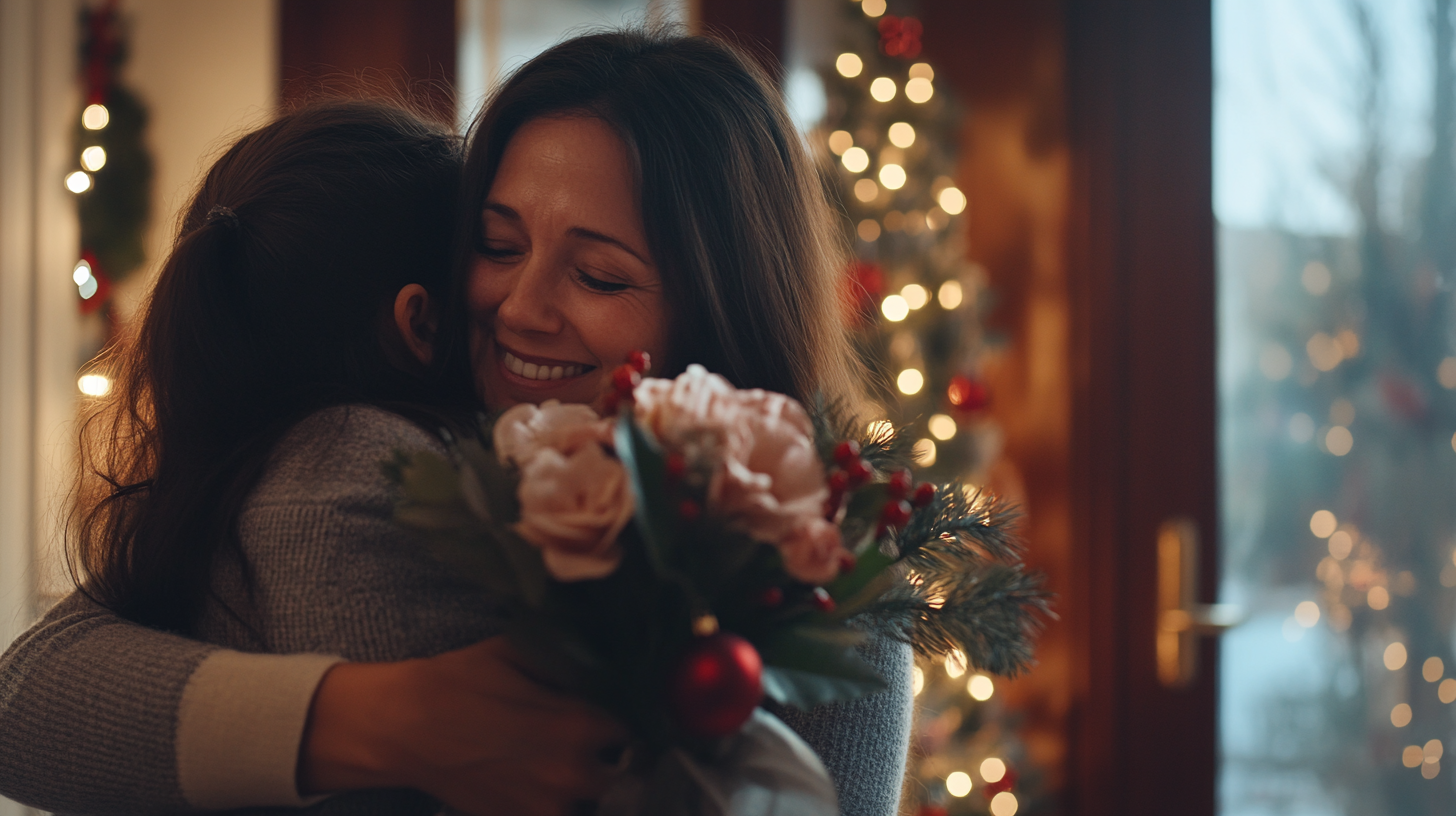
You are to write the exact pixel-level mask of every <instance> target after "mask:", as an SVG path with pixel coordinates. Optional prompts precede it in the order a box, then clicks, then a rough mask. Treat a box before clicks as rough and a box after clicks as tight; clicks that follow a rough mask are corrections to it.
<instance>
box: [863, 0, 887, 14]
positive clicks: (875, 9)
mask: <svg viewBox="0 0 1456 816" xmlns="http://www.w3.org/2000/svg"><path fill="white" fill-rule="evenodd" d="M860 8H862V9H864V13H865V14H866V15H867V16H870V17H879V16H880V15H882V14H884V13H885V8H886V5H885V0H864V3H863V4H861V5H860Z"/></svg>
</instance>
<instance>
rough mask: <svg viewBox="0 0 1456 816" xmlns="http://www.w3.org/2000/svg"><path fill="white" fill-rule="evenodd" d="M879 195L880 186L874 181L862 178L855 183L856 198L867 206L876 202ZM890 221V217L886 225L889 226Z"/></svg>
mask: <svg viewBox="0 0 1456 816" xmlns="http://www.w3.org/2000/svg"><path fill="white" fill-rule="evenodd" d="M879 195H880V185H878V184H876V183H875V180H874V179H867V178H862V179H860V180H859V181H856V182H855V183H854V197H855V198H857V199H859V200H860V201H863V202H864V203H866V204H868V203H870V202H871V201H874V200H875V199H876V198H878V197H879ZM889 221H890V219H889V216H886V217H885V223H886V225H887V226H888V224H889Z"/></svg>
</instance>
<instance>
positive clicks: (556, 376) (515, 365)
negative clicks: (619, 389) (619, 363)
mask: <svg viewBox="0 0 1456 816" xmlns="http://www.w3.org/2000/svg"><path fill="white" fill-rule="evenodd" d="M495 348H496V352H497V354H496V360H497V362H498V364H499V366H500V368H501V376H503V377H505V378H507V379H509V380H511V381H513V382H515V383H517V384H518V385H523V386H527V387H538V388H552V387H556V386H561V385H575V382H573V381H574V380H577V379H579V378H581V377H583V376H585V375H586V374H588V373H590V372H591V371H593V370H595V369H596V366H594V365H589V364H587V363H580V362H573V361H571V360H559V359H555V358H551V357H542V356H540V355H535V354H527V353H526V352H523V351H517V350H516V349H513V348H508V347H506V346H504V345H502V344H501V343H500V341H499V340H496V341H495Z"/></svg>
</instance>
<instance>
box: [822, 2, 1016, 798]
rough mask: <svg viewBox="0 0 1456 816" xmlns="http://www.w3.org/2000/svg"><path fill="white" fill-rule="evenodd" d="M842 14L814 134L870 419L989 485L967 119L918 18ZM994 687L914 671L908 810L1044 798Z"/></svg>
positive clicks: (971, 671) (993, 436)
mask: <svg viewBox="0 0 1456 816" xmlns="http://www.w3.org/2000/svg"><path fill="white" fill-rule="evenodd" d="M841 8H842V13H843V18H842V19H841V20H839V21H837V22H838V23H839V35H840V42H839V49H838V50H839V53H838V55H837V58H836V59H835V60H834V63H833V64H832V65H825V66H822V68H821V70H820V74H821V78H822V80H823V82H824V87H825V93H826V97H827V103H828V104H827V110H826V115H825V118H824V120H823V122H822V123H821V125H820V127H819V128H818V130H816V131H815V133H814V134H813V135H812V138H813V140H814V142H815V144H816V146H817V147H820V148H822V150H823V152H822V156H823V162H822V168H823V173H822V176H823V180H824V184H825V188H826V191H827V193H828V195H829V197H830V200H831V202H833V203H834V204H835V205H836V207H837V209H838V210H839V211H840V212H841V213H842V214H843V216H844V218H843V224H844V229H845V230H846V233H847V237H848V239H849V240H850V241H851V242H852V244H853V246H854V248H855V256H856V258H855V262H854V263H853V265H852V267H851V269H850V270H849V271H848V274H847V276H846V287H845V290H846V294H845V308H846V309H847V310H848V312H849V315H850V323H851V325H852V326H854V329H855V338H856V343H857V346H858V349H859V352H860V354H861V355H862V357H863V358H864V360H865V362H866V363H867V364H868V366H869V367H870V369H871V370H872V371H874V372H876V373H877V374H879V375H880V376H879V377H877V378H876V380H877V382H878V383H879V384H880V387H879V391H878V393H876V394H874V397H875V398H876V400H877V402H878V403H879V404H880V405H881V406H883V408H884V411H885V415H884V417H883V418H882V419H880V420H878V421H880V422H884V423H888V424H889V425H891V426H893V427H896V428H906V429H909V432H910V433H913V434H914V436H915V438H916V439H917V440H918V441H917V442H916V446H915V451H916V455H917V459H918V461H919V463H920V465H921V467H922V469H923V471H924V472H925V473H926V474H927V475H928V476H929V477H930V478H932V479H935V480H936V481H948V480H951V479H963V480H966V481H968V482H972V483H977V484H979V483H984V481H985V478H984V477H985V475H986V472H987V469H988V468H989V466H990V465H991V463H992V461H993V460H994V458H995V456H996V454H997V448H998V447H999V440H998V432H997V429H996V427H995V426H994V424H993V423H992V422H991V421H990V419H989V417H988V416H987V415H986V413H985V409H986V407H987V405H988V404H989V400H990V397H991V395H990V394H989V393H988V391H987V388H986V386H985V384H984V382H983V380H982V378H981V376H980V372H979V368H978V365H979V362H980V360H981V357H982V354H983V352H984V351H985V349H986V346H987V338H986V336H985V333H984V331H983V328H982V322H981V319H980V318H981V310H982V309H983V308H984V305H985V304H986V303H987V301H988V298H987V297H985V291H984V287H985V281H984V277H983V275H982V274H981V273H980V269H979V267H977V266H976V265H974V264H972V263H970V262H969V261H967V259H966V245H965V237H964V236H965V230H964V218H965V212H964V211H965V209H966V197H965V195H964V194H963V193H962V192H961V191H960V190H959V189H958V188H957V187H956V186H955V182H954V180H953V176H954V174H955V171H956V159H957V156H956V143H957V139H956V134H957V131H958V126H959V123H960V120H961V116H962V110H961V109H960V108H959V107H958V106H957V105H956V104H955V102H954V100H953V99H951V98H949V94H947V93H946V91H945V89H944V88H943V87H942V86H940V85H937V84H936V81H935V69H934V67H933V66H932V65H931V64H929V63H928V62H926V61H923V60H921V59H919V57H920V53H921V35H922V33H923V27H922V25H921V23H920V21H919V20H918V19H916V18H915V17H914V16H908V15H905V14H892V13H890V11H891V10H892V9H891V8H889V7H887V3H886V0H855V1H854V2H851V0H844V2H843V5H842V6H841ZM893 10H895V11H901V12H903V11H905V10H906V9H902V8H899V7H898V6H897V7H895V8H894V9H893ZM995 682H996V681H995V680H994V679H993V678H991V677H990V676H989V675H987V674H985V673H982V672H979V671H977V670H976V667H974V666H968V665H967V664H966V660H965V658H964V656H963V655H960V654H958V653H953V654H952V655H951V656H950V657H949V658H948V659H947V660H946V661H945V662H944V664H941V663H940V662H936V663H930V662H928V661H923V660H922V661H921V662H920V663H919V664H918V665H917V667H916V669H915V687H916V696H917V707H916V708H917V714H916V730H915V736H914V744H913V747H912V752H911V763H910V769H909V773H908V775H907V784H906V790H905V797H906V808H905V811H904V812H907V813H918V814H924V816H930V814H972V813H974V814H981V813H992V814H995V816H1010V814H1013V813H1015V812H1017V810H1018V809H1020V810H1021V811H1022V812H1023V813H1026V812H1029V811H1031V810H1033V809H1034V805H1035V804H1036V803H1037V802H1039V797H1037V796H1036V795H1032V796H1031V797H1030V798H1028V791H1029V790H1030V789H1031V788H1032V787H1034V786H1033V785H1032V784H1031V783H1033V782H1034V781H1035V780H1034V777H1035V776H1036V774H1034V773H1028V769H1027V768H1026V767H1024V762H1023V758H1024V751H1023V750H1022V747H1021V744H1020V742H1019V740H1018V739H1017V737H1016V734H1015V731H1014V727H1013V726H1014V723H1013V722H1012V719H1011V716H1010V713H1009V712H1007V711H1005V710H1004V709H1003V708H1002V706H1001V705H1000V700H999V698H998V697H997V695H996V693H995ZM973 790H974V791H975V795H972V791H973Z"/></svg>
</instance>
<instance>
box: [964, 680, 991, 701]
mask: <svg viewBox="0 0 1456 816" xmlns="http://www.w3.org/2000/svg"><path fill="white" fill-rule="evenodd" d="M966 692H967V693H968V694H970V695H971V698H972V699H974V700H976V701H977V702H981V703H984V702H986V701H987V700H989V699H991V695H993V694H995V693H996V683H995V682H993V681H992V680H991V678H990V677H987V676H986V675H984V674H976V675H972V677H971V680H970V682H968V683H966Z"/></svg>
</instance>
